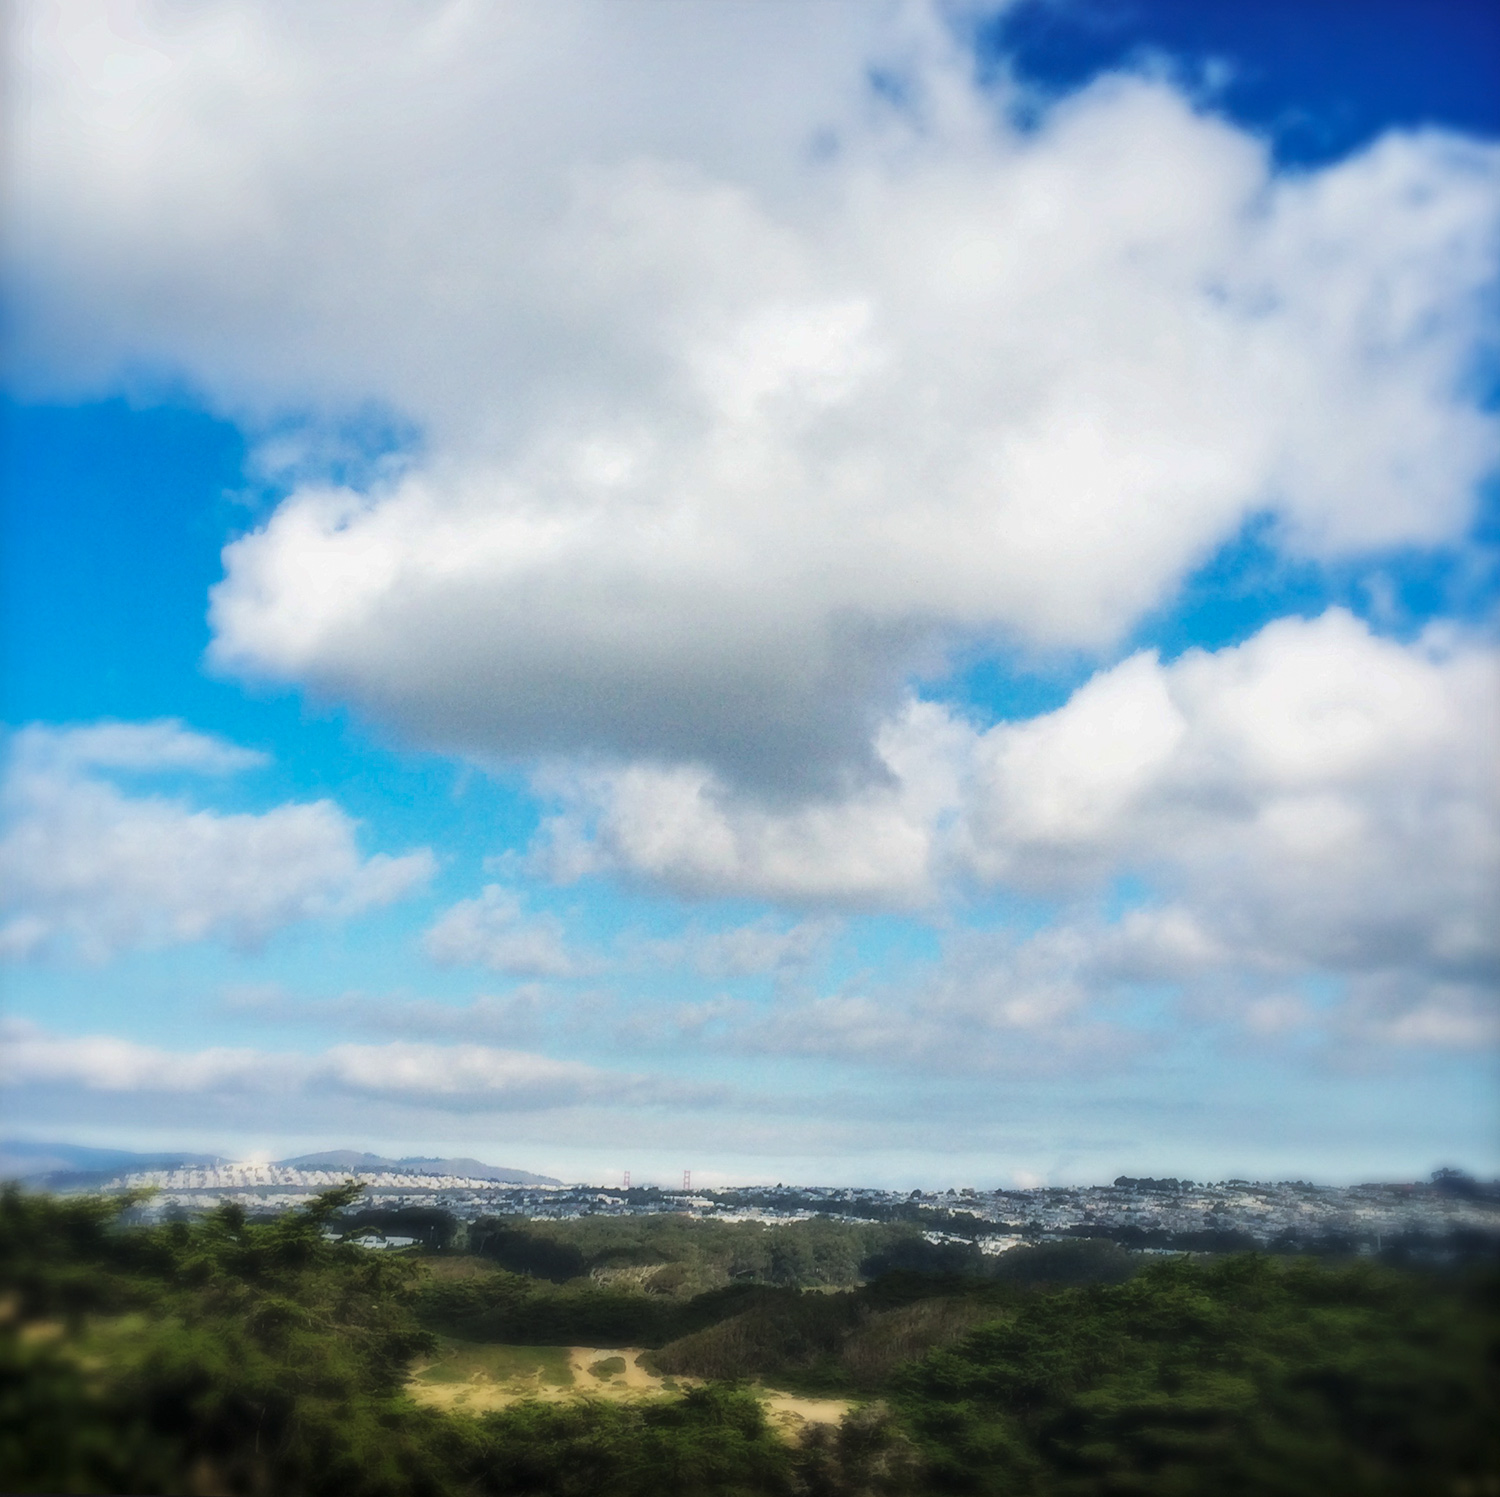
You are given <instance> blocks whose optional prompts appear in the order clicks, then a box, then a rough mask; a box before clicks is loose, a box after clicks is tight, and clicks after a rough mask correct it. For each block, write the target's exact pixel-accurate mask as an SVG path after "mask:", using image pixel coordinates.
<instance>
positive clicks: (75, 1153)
mask: <svg viewBox="0 0 1500 1497" xmlns="http://www.w3.org/2000/svg"><path fill="white" fill-rule="evenodd" d="M224 1163H227V1160H226V1158H225V1157H224V1156H223V1155H220V1154H182V1153H169V1154H137V1153H133V1152H132V1151H131V1150H129V1149H92V1148H86V1147H84V1146H83V1145H81V1144H59V1143H32V1142H31V1141H30V1140H27V1139H17V1138H12V1139H6V1140H4V1141H3V1142H0V1180H39V1181H45V1182H47V1183H55V1184H66V1183H75V1184H83V1183H85V1182H84V1180H83V1179H82V1178H79V1179H77V1180H74V1179H72V1178H71V1177H74V1176H78V1177H85V1176H98V1177H100V1178H101V1179H104V1178H108V1177H109V1176H111V1175H119V1174H128V1173H130V1172H132V1171H135V1170H173V1169H183V1168H186V1167H189V1166H194V1165H213V1164H224ZM62 1176H66V1177H69V1178H68V1179H66V1180H63V1179H59V1178H58V1177H62Z"/></svg>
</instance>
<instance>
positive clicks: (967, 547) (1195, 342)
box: [10, 3, 1500, 795]
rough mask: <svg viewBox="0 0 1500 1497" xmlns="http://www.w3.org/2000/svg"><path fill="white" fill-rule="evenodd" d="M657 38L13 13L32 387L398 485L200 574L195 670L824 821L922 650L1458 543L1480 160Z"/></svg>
mask: <svg viewBox="0 0 1500 1497" xmlns="http://www.w3.org/2000/svg"><path fill="white" fill-rule="evenodd" d="M652 15H653V18H654V19H653V22H652V24H650V25H644V24H641V23H640V21H639V18H638V17H636V16H635V15H633V14H631V15H630V16H629V17H628V19H627V18H626V16H625V13H623V12H621V11H619V10H618V9H617V8H614V7H609V6H601V5H568V4H564V5H559V6H549V7H546V8H545V9H538V8H534V7H520V6H497V7H485V8H471V7H461V6H448V7H439V8H436V9H431V8H421V7H413V8H410V9H407V8H404V7H399V6H398V7H387V8H384V9H383V10H382V12H381V13H380V16H379V17H378V18H374V17H371V16H369V15H368V14H367V13H366V12H365V11H363V10H361V11H359V12H357V13H351V12H347V11H345V10H344V9H343V8H342V7H339V6H332V5H310V6H305V7H298V8H297V10H296V12H295V13H293V12H288V11H284V10H280V9H275V8H270V7H262V6H259V5H255V4H245V3H235V4H218V5H210V6H205V7H194V8H192V9H190V10H177V9H172V8H165V7H164V8H153V7H146V8H143V9H141V10H140V11H139V12H136V13H134V14H133V15H132V16H131V17H130V18H127V19H124V20H122V19H120V17H119V15H118V13H117V12H115V11H111V10H108V9H106V8H99V9H97V10H96V9H94V8H92V7H89V6H82V7H80V6H71V5H70V6H64V7H60V8H58V9H56V10H49V9H47V8H45V7H37V8H34V9H32V10H29V11H28V12H27V13H26V17H25V18H24V20H23V24H22V25H20V26H19V27H18V28H17V34H18V38H19V41H20V45H21V47H22V49H23V52H24V54H25V58H24V60H25V62H26V65H27V67H26V75H27V77H28V80H29V81H28V85H27V86H28V88H29V91H30V92H29V109H28V113H27V119H28V121H29V123H30V134H29V135H28V136H27V138H26V140H25V141H24V142H23V149H22V151H21V153H20V162H19V165H18V169H17V173H16V187H15V195H16V201H17V204H18V207H19V209H20V210H21V212H20V213H19V214H18V216H17V221H18V223H19V225H20V228H19V229H18V231H17V232H16V233H15V234H14V235H13V236H12V239H11V241H10V259H11V264H12V273H13V275H14V276H15V278H16V280H17V284H18V285H19V286H20V287H21V288H22V289H23V291H24V293H25V294H24V295H23V297H22V298H21V299H20V301H19V306H20V309H21V315H20V320H19V324H18V339H17V342H18V346H19V347H20V348H21V349H22V350H23V351H24V352H26V353H27V354H29V355H30V356H31V357H32V359H33V361H34V364H35V367H36V368H37V369H38V370H40V371H41V373H40V375H39V378H40V379H42V380H43V381H44V382H45V381H51V383H52V385H53V386H54V387H56V386H59V385H61V386H66V387H74V388H76V387H78V386H79V383H80V382H83V383H85V384H86V383H87V381H89V380H90V379H93V380H96V381H109V380H113V379H117V378H119V377H120V376H121V373H122V371H129V370H137V371H138V370H140V369H141V368H150V367H153V366H156V367H161V366H165V367H168V368H171V369H174V370H178V371H182V372H183V373H185V374H186V375H187V376H188V377H189V378H190V379H191V380H193V381H194V382H195V383H196V384H197V385H199V386H200V387H201V388H202V389H204V390H205V391H206V392H207V393H208V394H209V396H210V398H212V399H213V400H215V401H217V402H218V403H219V404H221V405H222V406H224V407H225V408H226V409H229V410H232V411H235V412H237V413H239V414H241V415H242V416H243V417H244V418H245V419H247V420H252V421H253V420H255V419H257V416H258V417H259V418H262V419H269V418H270V417H271V416H272V415H273V414H274V413H275V412H276V411H278V410H280V411H286V410H291V409H299V410H302V411H304V412H305V411H308V410H312V411H314V412H319V411H321V412H322V413H324V414H325V415H326V414H333V413H338V412H344V413H346V414H347V413H348V412H349V411H351V410H353V409H354V408H356V407H358V406H360V405H361V404H367V403H371V402H373V403H374V404H375V405H376V406H377V407H380V408H383V409H386V410H387V411H389V412H392V413H394V416H395V417H396V418H398V419H399V420H401V421H404V422H407V423H411V424H412V425H414V427H415V428H416V429H417V430H418V431H419V432H420V434H421V439H422V445H421V448H420V455H419V456H414V457H413V458H412V460H411V461H410V462H409V463H408V465H407V466H406V467H405V469H404V470H403V471H401V472H398V473H395V474H391V473H387V474H386V475H385V476H384V477H383V478H380V479H379V480H378V481H372V482H371V483H370V484H368V485H365V486H361V487H358V488H352V489H351V488H339V487H337V486H330V485H328V484H326V483H321V482H318V481H315V480H311V479H308V480H306V481H303V482H301V483H299V484H294V487H293V491H292V492H291V494H290V495H289V497H288V498H287V499H286V500H285V502H284V503H283V504H282V505H281V506H280V508H279V509H278V510H277V511H276V513H275V514H274V515H273V516H271V518H270V519H269V521H268V522H267V523H266V524H265V525H264V527H262V528H261V529H259V530H257V531H255V532H254V533H252V534H251V535H248V536H246V537H245V538H244V539H242V540H241V541H239V542H238V543H236V544H235V545H234V546H232V547H231V548H230V549H229V551H228V552H227V553H226V568H227V576H226V579H225V581H224V583H223V585H222V586H221V587H220V588H219V589H218V591H217V593H216V595H215V598H214V605H213V620H214V625H215V631H216V638H215V644H214V657H215V659H216V661H217V662H218V664H219V666H220V667H221V668H222V669H226V670H230V671H234V672H239V673H242V674H244V675H247V676H272V677H277V678H282V679H288V680H292V681H295V682H298V683H301V684H303V685H305V686H308V687H311V688H314V689H317V690H321V691H324V692H327V693H330V694H333V695H335V696H337V697H339V698H341V699H344V700H348V701H352V702H354V703H356V704H358V705H359V706H361V707H362V708H363V709H364V710H365V711H366V712H367V713H368V714H370V715H372V716H373V717H375V718H377V719H379V720H381V721H383V722H384V723H386V724H388V725H391V726H393V727H395V728H396V729H397V730H398V731H400V732H401V733H403V734H405V735H406V736H407V737H408V738H409V739H411V740H414V741H417V742H421V743H425V744H428V745H432V746H437V747H440V748H444V749H448V750H454V751H460V752H464V753H467V754H471V755H475V756H480V757H483V756H497V755H498V756H508V757H519V758H523V759H525V758H532V757H535V756H539V755H543V756H546V755H562V756H572V755H576V754H579V753H586V754H592V755H596V756H602V757H603V758H604V759H606V760H614V761H624V760H639V761H642V762H647V763H651V764H657V765H660V764H669V765H677V766H699V767H706V768H707V769H710V770H712V771H713V772H715V773H718V774H720V775H722V776H725V777H727V778H728V779H730V780H733V781H735V782H737V783H741V784H745V785H753V786H756V787H758V788H759V789H760V790H761V791H762V792H764V793H766V794H778V795H786V794H803V793H805V792H806V791H807V790H808V789H809V788H818V787H821V788H824V789H826V788H827V787H828V786H829V785H831V784H834V783H836V782H838V781H839V779H840V777H841V776H848V775H854V776H856V777H858V776H859V775H866V776H868V775H869V774H871V773H873V772H876V771H878V767H879V757H880V755H879V751H878V749H877V748H876V747H875V744H874V738H875V735H876V733H877V732H878V731H879V725H880V723H881V722H883V721H884V720H885V719H886V718H887V717H888V716H889V714H890V712H891V710H892V708H893V707H894V705H895V704H896V703H898V702H899V699H900V695H901V691H902V687H903V683H904V682H905V681H906V680H907V679H908V678H909V676H910V674H911V672H912V671H913V670H921V671H926V672H928V673H931V672H933V671H937V670H940V669H941V668H942V659H943V654H944V651H945V650H947V649H948V648H949V647H951V646H952V645H953V644H955V643H957V642H966V643H970V644H972V643H973V642H974V641H976V640H978V641H980V642H981V643H982V642H986V641H988V642H993V641H996V640H1004V641H1007V642H1010V643H1012V644H1014V643H1017V642H1019V643H1021V644H1022V645H1023V646H1028V647H1034V648H1041V649H1049V648H1055V647H1064V648H1077V647H1082V648H1084V649H1086V650H1094V649H1097V650H1107V649H1108V648H1109V647H1110V645H1111V644H1112V643H1113V642H1114V641H1116V640H1117V639H1118V638H1119V636H1120V634H1121V632H1122V631H1123V630H1125V629H1127V628H1128V627H1129V625H1130V624H1131V623H1132V622H1133V621H1134V620H1136V619H1137V618H1139V617H1140V615H1141V614H1142V612H1143V611H1145V610H1148V609H1150V608H1152V607H1153V606H1155V605H1157V604H1159V603H1161V602H1162V601H1163V599H1164V598H1166V597H1167V596H1169V595H1170V593H1171V590H1172V588H1173V587H1174V585H1175V584H1176V583H1177V581H1178V580H1179V579H1180V578H1181V577H1182V575H1183V574H1184V572H1185V570H1186V569H1188V568H1190V567H1191V566H1193V565H1194V564H1195V563H1196V562H1197V561H1199V560H1201V559H1202V558H1203V557H1204V556H1205V555H1206V554H1207V553H1209V552H1210V551H1211V550H1212V549H1213V548H1214V547H1215V546H1216V545H1218V544H1219V543H1221V542H1222V541H1223V540H1225V539H1226V538H1227V537H1229V536H1231V535H1233V534H1234V533H1235V531H1236V529H1237V528H1238V527H1239V526H1240V525H1241V524H1242V523H1243V522H1244V521H1245V520H1246V518H1247V517H1248V516H1252V515H1256V514H1261V513H1267V512H1268V513H1269V514H1271V515H1272V516H1273V517H1274V518H1275V520H1276V522H1277V528H1276V532H1275V533H1276V535H1277V536H1278V538H1279V541H1280V543H1281V544H1283V545H1284V546H1286V547H1290V548H1294V549H1297V550H1299V551H1301V552H1304V553H1309V554H1313V555H1318V556H1329V555H1344V554H1348V553H1350V552H1359V551H1361V550H1365V549H1368V548H1372V547H1382V546H1389V545H1394V544H1403V543H1415V544H1419V545H1421V544H1434V543H1439V544H1440V543H1444V542H1447V541H1451V540H1453V539H1455V538H1456V537H1458V536H1459V535H1461V534H1462V532H1463V530H1464V527H1465V525H1466V524H1467V521H1468V517H1469V515H1470V512H1471V506H1472V499H1473V492H1474V485H1475V483H1476V481H1477V480H1478V478H1479V477H1480V476H1481V475H1482V474H1483V473H1484V472H1485V471H1486V470H1487V469H1488V467H1489V466H1490V465H1491V464H1492V462H1493V460H1494V457H1495V453H1496V435H1495V429H1494V423H1493V421H1492V420H1491V419H1490V418H1489V417H1488V416H1486V415H1485V414H1484V413H1483V411H1482V410H1481V408H1480V405H1479V403H1478V398H1477V396H1476V393H1475V389H1474V387H1473V376H1474V371H1475V367H1476V364H1475V361H1476V358H1477V357H1478V356H1479V354H1480V353H1481V352H1482V344H1483V341H1484V338H1485V336H1486V335H1487V332H1486V330H1487V328H1488V323H1487V322H1486V316H1487V314H1486V313H1484V312H1483V306H1484V303H1483V295H1484V291H1485V288H1486V287H1487V286H1488V285H1490V284H1491V282H1492V278H1493V273H1494V257H1495V228H1496V208H1497V202H1500V166H1497V156H1496V153H1495V151H1494V150H1493V149H1492V148H1490V147H1487V146H1483V145H1479V144H1475V143H1472V142H1466V141H1463V140H1460V139H1457V138H1454V137H1451V136H1447V135H1443V134H1441V133H1438V132H1426V133H1418V134H1415V135H1406V136H1397V137H1392V138H1389V139H1387V140H1384V141H1382V142H1379V143H1377V144H1376V145H1375V146H1373V147H1372V148H1371V149H1369V150H1368V151H1366V152H1365V153H1363V154H1362V155H1360V156H1358V157H1356V158H1354V159H1352V160H1349V161H1346V162H1343V163H1340V164H1336V165H1334V166H1331V167H1327V168H1324V169H1321V170H1318V171H1313V172H1303V173H1298V174H1295V175H1289V174H1285V173H1278V172H1277V171H1275V170H1274V169H1273V167H1272V166H1271V164H1270V162H1269V160H1268V156H1267V152H1266V150H1265V148H1264V146H1263V144H1262V143H1261V142H1259V141H1257V140H1255V139H1254V138H1252V137H1250V136H1248V135H1247V134H1245V133H1243V132H1241V131H1239V130H1237V129H1235V128H1233V127H1231V126H1229V125H1227V124H1226V123H1224V122H1222V121H1220V120H1217V119H1215V118H1213V117H1212V116H1211V115H1207V114H1204V113H1201V112H1199V111H1197V110H1196V109H1195V108H1194V107H1193V106H1192V104H1191V103H1190V102H1189V101H1188V100H1187V99H1186V98H1185V97H1184V96H1183V94H1182V93H1181V92H1179V91H1177V90H1176V89H1174V88H1173V87H1171V86H1170V85H1168V84H1166V83H1163V82H1160V81H1157V82H1147V81H1141V80H1130V79H1111V80H1105V81H1103V82H1101V83H1099V84H1098V85H1096V86H1095V87H1093V88H1091V89H1089V90H1087V91H1085V92H1084V93H1082V94H1081V95H1078V96H1075V97H1073V98H1072V99H1069V100H1067V101H1064V102H1063V103H1061V104H1060V105H1057V106H1056V107H1054V108H1052V109H1051V110H1050V111H1049V112H1047V113H1046V114H1045V115H1044V117H1043V119H1042V122H1041V124H1040V125H1039V126H1038V127H1035V128H1031V127H1027V128H1025V129H1023V128H1021V127H1019V126H1017V125H1014V124H1012V123H1010V116H1009V114H1008V113H1007V109H1008V106H1009V105H1010V104H1011V103H1013V102H1014V93H1013V89H1012V86H1011V85H1007V84H1004V83H1002V84H999V85H993V86H991V87H990V88H989V89H988V90H982V89H980V88H979V87H978V86H976V85H975V83H974V82H973V78H972V62H971V59H969V58H968V57H967V56H966V55H965V54H964V53H963V51H962V49H961V48H959V47H958V46H957V45H956V44H955V43H954V42H953V41H952V39H951V37H950V36H949V35H948V33H947V32H946V30H945V28H944V27H943V25H942V24H941V23H940V22H939V20H937V19H936V18H935V16H934V15H933V13H931V12H929V11H926V10H924V9H922V8H921V7H915V8H907V9H904V10H896V9H886V8H882V7H833V6H829V7H815V8H813V9H812V10H811V11H806V10H804V9H802V8H791V7H786V8H782V7H763V6H742V5H737V4H723V5H715V6H710V7H694V8H690V9H681V8H674V7H671V6H665V7H662V8H660V9H659V10H654V11H653V12H652ZM111 27H113V28H114V29H113V31H111ZM585 36H586V37H587V45H585V43H584V39H585ZM335 38H336V39H337V47H338V51H339V53H340V55H341V56H343V57H344V58H345V60H346V63H345V66H343V67H340V68H336V69H331V68H329V67H327V66H326V65H325V62H326V58H327V56H328V54H329V49H330V47H331V46H332V44H333V41H334V39H335ZM875 66H878V67H879V68H880V69H882V70H883V71H882V76H883V77H885V78H886V79H887V80H890V79H891V78H893V77H894V78H895V79H897V80H898V82H897V84H896V85H891V84H890V83H889V81H888V83H887V86H886V87H885V88H884V89H883V90H877V89H874V88H872V87H871V86H870V85H869V82H868V77H869V71H870V69H871V68H872V67H875ZM689 78H691V79H693V80H694V81H692V82H687V81H685V80H687V79H689ZM893 99H894V100H896V102H892V100H893ZM272 445H274V444H268V445H267V447H266V448H265V449H264V451H265V453H266V455H267V458H268V460H270V457H271V455H272ZM280 450H282V451H283V454H284V452H285V448H284V447H283V448H282V449H280Z"/></svg>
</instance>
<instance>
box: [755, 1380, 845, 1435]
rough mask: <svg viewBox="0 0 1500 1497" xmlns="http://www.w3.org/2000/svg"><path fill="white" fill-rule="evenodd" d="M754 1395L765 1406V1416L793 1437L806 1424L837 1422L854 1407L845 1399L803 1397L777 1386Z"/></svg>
mask: <svg viewBox="0 0 1500 1497" xmlns="http://www.w3.org/2000/svg"><path fill="white" fill-rule="evenodd" d="M755 1394H756V1397H757V1398H759V1399H760V1401H761V1403H762V1405H764V1407H765V1411H766V1417H767V1418H769V1419H770V1421H771V1423H772V1424H773V1425H775V1427H776V1428H777V1430H778V1431H779V1432H780V1433H781V1434H782V1435H784V1436H786V1437H788V1438H790V1439H795V1438H796V1436H797V1433H798V1431H800V1430H801V1429H802V1427H803V1426H804V1425H807V1424H837V1423H838V1422H839V1420H841V1419H842V1418H843V1417H844V1415H845V1414H847V1413H848V1412H849V1411H850V1410H851V1409H852V1408H853V1407H854V1405H853V1404H852V1403H851V1402H849V1400H848V1399H846V1398H802V1397H800V1396H799V1395H798V1394H796V1393H780V1392H778V1391H777V1390H776V1389H775V1388H757V1389H756V1390H755Z"/></svg>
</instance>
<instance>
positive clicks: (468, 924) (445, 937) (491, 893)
mask: <svg viewBox="0 0 1500 1497" xmlns="http://www.w3.org/2000/svg"><path fill="white" fill-rule="evenodd" d="M422 949H423V950H424V951H425V952H426V953H427V955H428V956H430V957H431V958H432V960H433V961H435V962H440V963H442V964H443V965H445V966H467V965H477V966H484V967H489V968H490V969H491V970H492V971H495V972H504V973H507V974H508V975H511V976H515V977H579V976H582V975H584V974H585V973H587V972H590V971H593V970H595V964H593V963H591V962H589V961H586V960H584V959H582V958H580V957H578V956H575V955H573V954H572V953H570V952H569V950H568V948H567V941H566V937H565V933H564V929H563V923H562V921H561V920H559V919H558V917H557V916H556V915H551V914H544V915H528V914H527V913H526V911H525V909H524V907H523V906H522V902H521V897H520V895H518V894H517V893H516V892H515V891H514V890H513V889H507V888H505V887H503V886H502V885H500V884H487V885H486V886H485V888H484V891H483V892H482V893H481V894H480V895H479V896H478V897H477V898H475V899H464V900H460V901H459V903H457V904H456V905H454V906H452V908H451V909H448V910H446V911H444V912H443V914H442V915H440V916H439V917H438V919H437V921H436V922H435V923H434V924H433V925H432V926H431V928H430V929H429V930H428V931H427V933H426V935H424V936H423V938H422Z"/></svg>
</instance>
